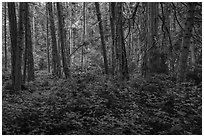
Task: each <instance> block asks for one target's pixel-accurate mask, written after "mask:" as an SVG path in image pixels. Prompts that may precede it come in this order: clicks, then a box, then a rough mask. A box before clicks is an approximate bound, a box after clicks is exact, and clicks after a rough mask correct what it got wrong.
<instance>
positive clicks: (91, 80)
mask: <svg viewBox="0 0 204 137" xmlns="http://www.w3.org/2000/svg"><path fill="white" fill-rule="evenodd" d="M5 83H6V82H5ZM5 83H4V81H3V88H2V89H3V92H2V98H3V100H2V110H3V111H2V114H3V116H2V119H3V120H2V127H3V128H2V133H3V134H10V135H11V134H15V135H17V134H26V135H28V134H35V135H36V134H38V135H41V134H50V135H53V134H57V135H60V134H76V135H85V134H86V135H87V134H88V135H92V134H97V135H99V134H100V135H108V134H109V135H113V134H120V135H128V134H135V135H139V134H141V135H155V134H163V135H167V134H168V135H173V134H177V135H181V134H182V135H184V134H185V135H192V134H194V135H197V134H199V135H201V134H202V84H201V83H200V84H199V85H195V84H194V83H193V82H186V83H182V84H177V83H176V82H175V81H174V80H173V79H172V78H171V77H168V76H166V75H155V76H154V77H151V78H149V79H144V78H141V77H137V78H132V79H131V80H130V81H128V82H122V81H119V80H117V79H113V78H110V77H107V76H100V75H97V74H96V73H94V72H87V73H75V74H73V77H72V78H71V79H57V78H55V77H53V76H51V75H50V74H48V73H47V72H45V71H41V72H39V73H38V74H37V75H36V80H35V81H34V82H30V83H28V84H26V87H27V88H28V89H26V90H23V91H21V92H20V93H17V94H16V93H14V92H10V91H9V90H8V89H7V88H6V87H5V86H4V85H5Z"/></svg>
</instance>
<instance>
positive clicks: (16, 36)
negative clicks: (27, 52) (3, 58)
mask: <svg viewBox="0 0 204 137" xmlns="http://www.w3.org/2000/svg"><path fill="white" fill-rule="evenodd" d="M24 9H25V3H20V9H19V10H20V11H19V23H18V30H17V20H16V11H15V10H16V9H15V3H13V2H9V3H8V11H9V12H8V13H9V26H10V35H11V48H12V54H11V58H12V72H11V74H12V87H13V89H14V90H15V91H19V90H21V84H22V74H21V61H22V43H23V24H24Z"/></svg>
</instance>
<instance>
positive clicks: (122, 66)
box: [115, 2, 129, 80]
mask: <svg viewBox="0 0 204 137" xmlns="http://www.w3.org/2000/svg"><path fill="white" fill-rule="evenodd" d="M122 5H123V3H121V2H118V3H116V8H115V10H116V22H117V23H116V38H117V39H116V46H117V50H116V52H118V53H116V54H118V56H116V57H117V58H118V62H119V63H118V65H119V72H120V77H121V79H122V80H124V79H126V80H128V79H129V74H128V66H127V57H126V48H125V42H124V31H123V15H122V14H123V12H122V11H123V10H122Z"/></svg>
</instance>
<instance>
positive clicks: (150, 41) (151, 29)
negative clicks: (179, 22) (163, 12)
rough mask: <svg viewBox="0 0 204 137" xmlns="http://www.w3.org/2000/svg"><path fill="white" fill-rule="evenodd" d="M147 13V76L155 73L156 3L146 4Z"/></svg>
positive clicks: (156, 60)
mask: <svg viewBox="0 0 204 137" xmlns="http://www.w3.org/2000/svg"><path fill="white" fill-rule="evenodd" d="M147 7H148V8H147V11H148V22H149V23H148V27H147V28H148V33H147V47H148V48H147V50H148V51H147V75H149V74H151V73H155V72H156V71H157V66H158V65H159V64H156V63H158V58H156V59H155V58H154V57H155V54H157V53H156V52H158V51H157V46H156V41H157V35H158V34H157V32H158V5H157V3H156V2H148V3H147Z"/></svg>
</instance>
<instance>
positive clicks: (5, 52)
mask: <svg viewBox="0 0 204 137" xmlns="http://www.w3.org/2000/svg"><path fill="white" fill-rule="evenodd" d="M4 4H5V5H4V44H5V47H4V54H5V71H7V64H8V63H7V62H8V61H7V44H6V34H7V32H6V2H4Z"/></svg>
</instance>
